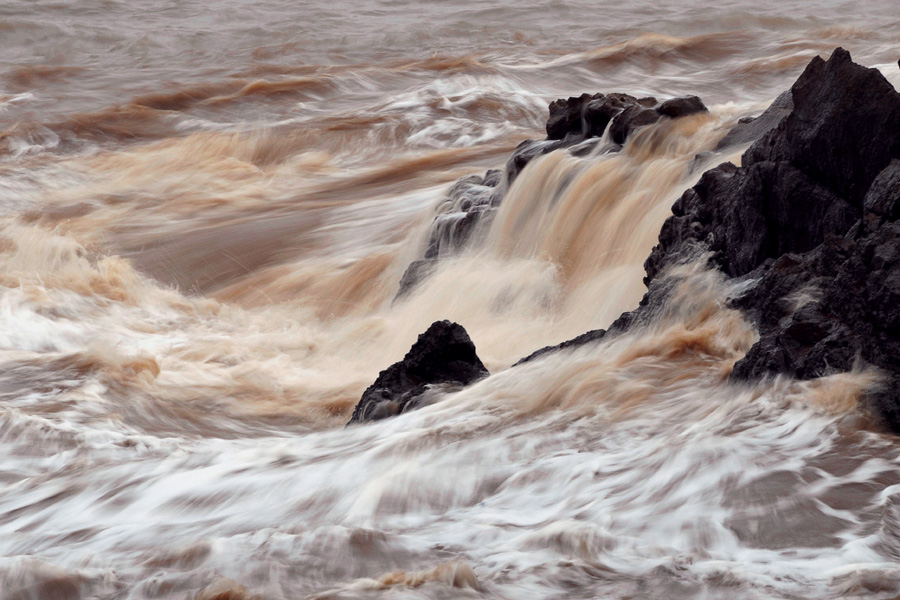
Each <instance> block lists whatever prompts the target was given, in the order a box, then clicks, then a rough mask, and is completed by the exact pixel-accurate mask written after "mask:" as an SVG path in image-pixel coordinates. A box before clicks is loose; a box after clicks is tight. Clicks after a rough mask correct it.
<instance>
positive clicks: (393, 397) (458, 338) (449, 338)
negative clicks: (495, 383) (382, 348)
mask: <svg viewBox="0 0 900 600" xmlns="http://www.w3.org/2000/svg"><path fill="white" fill-rule="evenodd" d="M488 375H490V373H488V370H487V369H486V368H485V366H484V365H483V364H482V362H481V359H479V358H478V355H477V354H476V353H475V344H473V343H472V340H471V339H469V334H468V333H466V330H465V329H464V328H463V327H462V325H458V324H457V323H452V322H450V321H435V322H434V323H432V324H431V326H430V327H429V328H428V329H427V330H426V331H425V333H423V334H421V335H420V336H419V339H418V340H417V341H416V343H415V344H413V345H412V348H410V349H409V352H407V353H406V356H404V357H403V360H401V361H400V362H397V363H394V364H393V365H391V366H390V367H388V368H387V369H385V370H384V371H382V372H381V373H379V374H378V379H376V380H375V383H373V384H372V385H370V386H369V387H368V389H366V391H365V392H363V395H362V398H360V400H359V403H358V404H357V405H356V408H355V409H354V410H353V416H351V417H350V422H349V423H348V425H349V424H351V423H360V422H365V421H376V420H379V419H384V418H387V417H390V416H393V415H396V414H400V413H403V412H406V411H409V410H412V409H413V408H416V407H417V406H420V405H421V404H422V403H423V400H424V398H425V396H426V395H427V392H428V390H429V388H431V387H432V386H442V387H444V388H446V387H449V386H464V385H468V384H470V383H473V382H475V381H477V380H479V379H483V378H484V377H487V376H488Z"/></svg>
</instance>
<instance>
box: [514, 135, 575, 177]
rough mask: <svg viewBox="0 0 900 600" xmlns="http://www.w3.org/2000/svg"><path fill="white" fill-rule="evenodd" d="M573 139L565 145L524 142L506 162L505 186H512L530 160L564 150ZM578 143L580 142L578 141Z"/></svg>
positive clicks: (563, 141) (562, 141)
mask: <svg viewBox="0 0 900 600" xmlns="http://www.w3.org/2000/svg"><path fill="white" fill-rule="evenodd" d="M574 141H575V140H574V139H573V138H569V140H568V142H569V143H566V141H565V140H555V141H550V140H545V141H535V140H525V141H524V142H522V143H521V144H519V145H518V146H516V149H515V150H514V151H513V154H512V156H511V157H510V158H509V160H507V161H506V181H507V185H512V182H513V181H515V180H516V177H518V176H519V173H521V172H522V169H524V168H525V166H526V165H527V164H528V163H530V162H531V161H532V160H534V159H535V158H537V157H539V156H543V155H545V154H549V153H550V152H553V151H554V150H559V149H560V148H566V147H568V146H570V145H572V144H573V143H574ZM579 141H580V140H579Z"/></svg>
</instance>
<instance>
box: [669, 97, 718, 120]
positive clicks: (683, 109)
mask: <svg viewBox="0 0 900 600" xmlns="http://www.w3.org/2000/svg"><path fill="white" fill-rule="evenodd" d="M656 112H658V113H659V114H661V115H663V116H666V117H671V118H673V119H677V118H679V117H687V116H690V115H696V114H698V113H708V112H709V109H707V108H706V105H705V104H703V101H702V100H700V98H698V97H697V96H682V97H681V98H672V99H671V100H666V101H665V102H663V103H662V104H660V105H659V106H657V107H656Z"/></svg>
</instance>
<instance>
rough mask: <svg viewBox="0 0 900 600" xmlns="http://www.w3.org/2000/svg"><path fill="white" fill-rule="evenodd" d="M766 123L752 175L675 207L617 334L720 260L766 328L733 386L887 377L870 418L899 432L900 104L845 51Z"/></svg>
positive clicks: (730, 168) (758, 130)
mask: <svg viewBox="0 0 900 600" xmlns="http://www.w3.org/2000/svg"><path fill="white" fill-rule="evenodd" d="M759 119H760V123H759V124H758V125H756V126H755V128H751V126H752V125H753V122H752V121H751V122H748V123H744V124H742V125H743V126H744V127H743V128H742V127H740V126H739V127H738V128H736V130H735V131H736V132H737V133H735V134H734V135H732V138H733V139H732V140H731V142H730V143H740V142H742V141H747V140H748V139H752V138H753V137H757V136H759V135H762V137H759V138H758V139H757V140H756V141H755V142H754V143H753V144H752V145H751V146H750V147H749V148H748V149H747V151H746V152H745V153H744V155H743V157H742V161H741V165H742V166H740V167H737V166H735V165H733V164H730V163H725V164H723V165H720V166H719V167H716V168H715V169H712V170H710V171H707V172H706V173H705V174H704V175H703V176H702V177H701V179H700V181H699V182H698V183H697V185H696V186H694V187H693V188H692V189H690V190H687V191H686V192H685V193H684V194H683V195H682V197H681V198H680V199H679V200H678V201H677V202H676V203H675V205H674V206H673V207H672V213H673V216H671V217H670V218H669V219H668V220H667V221H666V222H665V224H664V225H663V227H662V230H661V232H660V236H659V244H658V245H657V246H656V247H655V248H654V249H653V251H652V253H651V255H650V256H649V258H648V259H647V261H646V263H645V269H646V277H645V279H644V282H645V283H646V284H647V285H648V293H647V294H646V295H645V297H644V299H643V300H642V302H641V305H640V306H639V307H638V308H637V309H636V310H634V311H632V312H630V313H625V314H624V315H622V317H620V318H619V320H617V321H616V322H615V323H614V324H613V325H612V326H611V327H610V332H609V333H616V332H619V331H624V330H626V329H628V328H629V327H630V326H632V325H633V324H634V323H636V322H641V321H642V320H646V319H647V318H648V315H652V314H653V313H654V312H655V311H658V310H659V309H660V308H661V306H662V305H663V304H664V302H665V297H666V285H667V284H666V281H665V278H662V277H660V274H661V273H662V272H663V271H664V270H665V269H666V268H667V267H669V266H672V265H675V264H678V263H682V262H686V261H691V260H696V259H698V258H700V257H707V259H708V260H709V265H710V266H711V267H712V268H716V269H719V270H721V271H722V272H723V273H724V274H725V275H727V276H729V277H731V278H734V279H735V280H740V281H742V282H743V283H744V285H743V286H741V287H742V288H743V290H744V291H743V292H742V294H741V296H740V297H738V298H733V299H732V300H731V304H732V305H733V306H734V307H736V308H740V309H742V310H743V311H744V312H745V314H746V315H747V316H748V317H749V318H750V319H751V320H752V321H753V322H754V324H756V326H757V327H758V329H759V334H760V337H759V340H758V342H757V343H756V344H755V345H754V346H753V347H752V348H751V349H750V351H749V352H748V353H747V355H746V356H745V357H744V358H743V359H742V360H740V361H739V362H738V363H737V364H736V365H735V368H734V371H733V372H732V378H733V379H735V380H745V379H759V378H765V377H767V376H770V375H774V374H777V373H786V374H789V375H791V376H794V377H797V378H800V379H812V378H816V377H820V376H823V375H828V374H832V373H838V372H845V371H848V370H850V369H852V368H854V367H859V366H866V365H871V366H875V367H877V368H878V370H879V371H880V372H881V374H882V375H883V378H882V383H881V384H880V385H877V386H876V387H874V388H873V389H871V390H870V391H869V393H868V395H867V402H868V405H869V407H870V408H871V409H873V411H874V412H875V413H876V414H878V415H880V416H881V417H882V418H883V419H884V421H885V422H886V423H887V424H888V425H889V426H890V427H891V428H892V429H894V430H895V431H898V432H900V94H898V93H897V92H896V90H894V88H893V86H892V85H891V84H890V83H889V82H888V81H887V80H886V79H885V78H884V76H882V74H881V73H880V72H879V71H877V70H875V69H868V68H865V67H862V66H860V65H857V64H855V63H853V62H852V60H851V57H850V54H849V53H848V52H846V51H845V50H843V49H841V48H838V49H837V50H835V51H834V53H833V54H832V55H831V57H830V58H829V59H828V60H827V61H824V60H822V59H820V58H814V59H813V60H812V62H810V63H809V65H808V66H807V67H806V69H805V70H804V72H803V74H802V75H801V76H800V78H799V79H798V80H797V81H796V83H795V84H794V85H793V86H792V87H791V90H790V95H789V96H785V95H782V96H781V97H780V98H779V100H778V101H776V103H774V104H773V107H772V108H770V110H768V111H766V113H764V114H763V115H762V116H761V117H760V118H759ZM605 335H608V333H606V332H602V331H595V332H588V333H587V334H584V335H582V336H580V337H579V338H575V339H574V340H570V341H569V342H565V343H564V344H562V345H560V346H555V347H549V348H545V349H542V350H539V351H538V352H536V353H535V355H532V356H531V357H528V358H526V359H523V360H531V359H533V358H536V357H537V356H540V355H543V354H546V353H547V352H552V351H554V350H557V349H560V348H564V347H571V346H574V345H580V344H582V343H588V342H590V341H593V340H596V339H599V338H601V337H604V336H605Z"/></svg>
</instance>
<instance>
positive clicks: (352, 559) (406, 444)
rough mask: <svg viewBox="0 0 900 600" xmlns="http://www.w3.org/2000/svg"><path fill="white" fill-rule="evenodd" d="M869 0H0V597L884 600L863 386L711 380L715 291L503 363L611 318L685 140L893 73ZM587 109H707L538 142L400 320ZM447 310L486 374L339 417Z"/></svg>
mask: <svg viewBox="0 0 900 600" xmlns="http://www.w3.org/2000/svg"><path fill="white" fill-rule="evenodd" d="M892 4H893V3H892V2H887V1H885V2H862V3H861V2H854V3H839V2H818V3H811V2H768V1H763V2H757V3H755V4H754V5H753V6H752V7H748V6H746V5H745V4H739V3H736V2H719V3H716V4H711V3H687V4H685V3H674V2H653V3H649V2H646V3H645V2H638V3H629V4H627V5H625V6H622V5H621V3H606V2H602V3H596V2H591V3H587V2H581V3H579V2H572V1H566V2H556V3H551V4H549V5H548V4H547V3H529V2H517V3H495V4H493V5H485V4H484V3H470V4H460V3H454V4H453V5H452V6H451V5H448V4H443V3H430V2H428V3H423V2H363V3H353V4H352V5H340V4H336V3H327V4H326V3H297V2H252V3H251V2H219V3H216V4H215V6H210V5H207V4H206V3H201V2H174V1H170V2H164V1H153V2H143V3H137V2H117V1H109V0H105V1H102V2H100V1H93V0H88V1H81V2H24V1H17V0H13V1H12V2H6V3H4V5H3V6H2V7H0V41H2V44H0V111H2V112H0V132H2V133H0V154H2V156H0V197H2V203H0V206H2V208H0V214H2V216H0V365H2V367H0V395H2V406H0V444H2V448H3V451H4V454H5V456H6V457H7V460H6V461H5V463H4V466H3V468H2V470H0V482H2V489H0V528H2V533H3V535H2V536H0V556H2V557H3V558H2V559H0V579H2V581H3V589H4V592H3V594H5V597H9V598H15V599H17V600H18V599H19V598H49V597H54V598H172V599H175V598H179V599H180V598H194V597H197V598H243V597H256V596H258V597H262V598H303V597H315V598H326V597H327V598H357V597H359V598H365V597H382V596H385V597H397V598H401V597H402V598H434V597H437V598H441V597H444V598H459V597H485V598H494V597H499V598H522V597H536V598H537V597H560V598H561V597H566V598H596V597H609V598H631V597H667V598H733V597H747V598H798V597H800V598H830V597H860V598H861V597H866V598H885V599H886V598H893V597H895V596H896V595H897V594H898V593H900V583H898V581H900V579H898V568H897V566H896V561H897V560H898V557H900V543H898V541H897V540H898V538H897V531H898V528H900V512H898V508H897V504H898V500H897V498H898V496H897V494H898V492H900V487H897V486H898V484H900V463H898V453H900V445H898V444H897V443H896V440H895V438H893V437H891V436H886V435H883V434H881V433H879V432H877V431H876V430H873V429H872V427H871V424H869V423H868V422H867V420H866V417H865V415H861V414H858V412H857V410H856V404H855V398H856V396H857V395H858V393H859V392H860V390H861V389H862V388H863V387H864V386H865V385H867V384H868V383H870V382H871V381H872V380H873V379H874V378H877V373H871V372H859V373H853V374H849V375H843V376H835V377H831V378H827V379H824V380H820V381H816V382H808V383H796V382H791V381H788V380H777V381H774V382H771V383H769V384H766V385H761V386H758V387H753V388H737V387H735V386H733V385H729V384H727V383H726V381H725V378H726V376H727V373H728V372H729V370H730V368H731V366H732V365H733V363H734V361H735V360H737V359H738V358H739V357H740V356H741V355H742V353H743V352H744V351H746V349H747V348H748V347H749V345H750V344H751V343H752V341H753V339H754V335H755V333H754V331H753V329H752V327H751V326H750V325H749V324H747V323H746V322H745V321H744V320H743V319H742V318H741V316H740V315H739V314H737V313H735V312H733V311H730V310H727V309H725V308H724V300H723V299H724V297H725V296H726V295H727V293H728V290H727V289H725V288H724V284H722V282H721V281H719V280H717V278H716V277H715V276H714V275H712V274H709V273H704V272H701V271H697V270H696V269H692V268H686V269H684V271H683V272H678V273H674V274H672V276H673V277H676V278H678V280H679V282H680V283H679V285H680V286H681V288H680V289H681V290H682V293H681V294H680V295H678V296H677V297H676V298H675V299H674V300H673V302H672V304H671V306H670V307H669V312H668V313H667V314H665V315H660V316H659V318H658V320H657V322H656V324H655V325H653V326H652V327H650V328H648V329H646V330H641V331H636V332H633V333H631V334H629V335H628V336H623V337H622V338H619V339H616V340H612V341H609V342H605V343H604V344H602V345H599V346H596V347H592V348H585V349H582V350H579V351H578V352H576V353H574V354H568V355H559V356H554V357H550V358H547V359H545V360H542V361H537V362H535V363H533V364H529V365H526V366H523V367H518V368H516V369H509V370H507V367H508V366H509V365H510V364H512V363H513V362H515V361H516V360H517V359H518V358H521V357H522V356H524V355H526V354H528V353H530V352H531V351H533V350H534V349H536V348H538V347H540V346H544V345H546V344H550V343H555V342H558V341H561V340H563V339H566V338H568V337H571V336H573V335H577V334H579V333H582V332H583V331H586V330H588V329H591V328H595V327H602V326H605V325H606V324H608V323H609V322H610V321H612V320H613V319H614V318H615V317H617V316H618V314H619V313H620V312H621V311H623V310H628V309H630V308H632V307H633V305H634V304H635V303H636V302H637V300H638V299H639V298H640V296H641V293H642V291H643V287H642V285H641V283H640V281H641V275H642V268H641V265H642V262H643V260H644V258H645V257H646V255H647V253H648V252H649V249H650V247H651V246H652V245H653V244H654V243H655V240H656V235H657V232H658V229H659V226H660V224H661V223H662V221H663V220H664V219H665V217H666V216H667V214H668V209H669V206H670V205H671V203H672V201H673V200H674V199H675V198H676V197H677V196H678V195H679V194H680V192H681V191H682V190H683V189H685V188H686V187H688V186H689V185H691V184H692V183H693V182H694V181H695V180H696V178H697V177H699V175H700V173H701V172H702V170H703V168H704V165H703V164H701V165H698V164H697V163H695V162H694V157H695V155H697V154H699V153H702V152H705V151H708V150H711V149H712V148H713V147H715V145H716V142H717V141H718V140H719V139H720V138H721V137H722V136H723V135H724V134H725V132H726V131H727V130H728V128H729V127H730V126H731V125H732V124H733V123H734V122H735V121H736V120H737V119H738V118H739V117H740V116H743V115H746V114H755V113H756V112H758V111H760V110H761V109H762V108H763V107H765V106H766V105H767V104H768V102H770V101H771V100H772V98H774V97H775V96H776V95H777V94H778V93H779V92H780V91H782V90H783V89H785V88H786V87H787V86H789V85H790V83H791V82H792V81H793V79H794V78H795V77H796V76H797V74H798V73H799V71H800V70H801V69H802V68H803V66H804V65H805V64H806V63H807V62H808V61H809V59H810V58H811V57H813V56H815V55H817V54H827V53H829V52H830V51H831V50H832V49H833V48H834V47H835V46H837V45H841V46H844V47H846V48H848V49H849V50H850V51H851V52H852V53H853V56H854V59H855V60H857V61H858V62H861V63H863V64H867V65H877V66H879V67H880V68H881V69H882V70H883V72H884V73H885V74H886V75H887V76H888V77H889V78H892V80H894V81H895V82H896V81H897V79H900V72H898V70H897V66H896V59H897V58H898V56H897V52H896V48H897V47H898V41H900V33H898V32H900V28H898V22H897V19H896V18H895V17H894V16H893V11H891V10H890V9H891V8H893V6H892ZM584 91H588V92H595V91H604V92H608V91H625V92H630V93H634V94H637V95H648V94H652V95H655V96H657V97H667V96H673V95H678V94H686V93H690V94H698V95H700V96H701V97H703V98H704V100H705V101H706V102H707V104H708V105H709V106H710V108H711V113H710V115H708V116H699V117H693V118H690V119H684V120H681V121H676V122H670V123H668V124H660V125H658V126H652V127H649V128H646V129H644V130H642V131H640V132H639V133H638V134H637V135H635V136H634V137H633V138H632V139H630V140H629V142H628V144H626V146H625V148H624V149H623V151H622V152H621V153H618V154H614V155H606V156H583V157H580V158H579V157H573V156H570V155H568V154H565V153H552V154H550V155H548V156H546V157H544V158H542V159H539V160H537V161H535V162H534V163H533V164H531V165H530V166H529V167H528V169H526V170H525V171H524V172H523V173H522V175H521V176H520V177H519V179H517V181H516V182H515V183H514V185H513V186H512V187H511V189H510V190H509V192H508V193H507V196H506V198H505V199H504V202H503V204H502V206H501V208H500V211H499V213H498V215H497V218H496V219H495V221H494V222H493V224H492V226H491V228H490V230H489V231H486V232H484V234H483V236H482V237H481V238H479V239H478V240H475V241H474V242H473V243H472V245H471V246H470V247H469V248H468V250H467V251H465V252H463V253H462V254H461V255H459V256H458V257H456V258H454V259H452V260H447V261H444V262H443V263H442V264H441V266H440V268H439V269H438V271H437V272H436V273H435V274H434V275H433V276H432V277H430V278H429V279H428V280H426V281H425V282H424V283H423V285H421V286H419V287H418V288H417V289H416V291H415V293H413V294H411V295H410V296H408V297H406V298H405V299H404V300H403V301H401V302H397V303H394V302H392V299H393V297H394V295H395V293H396V291H397V289H398V285H399V279H400V276H401V274H402V272H403V270H404V269H405V268H406V265H407V264H408V263H409V262H410V260H412V259H414V258H415V257H417V256H419V255H420V254H421V252H422V249H423V245H424V244H425V242H426V238H427V232H428V229H429V227H430V222H431V220H432V218H433V216H434V211H435V209H436V206H437V205H438V203H439V202H440V200H441V198H442V197H443V196H444V194H445V192H446V190H447V188H448V186H449V185H450V184H451V183H452V182H453V181H455V180H456V179H457V178H459V177H460V176H463V175H466V174H470V173H480V172H482V171H484V169H486V168H488V167H495V166H500V165H501V164H502V163H503V161H504V160H505V159H506V157H507V156H508V155H509V153H510V152H511V150H512V149H513V148H514V147H515V145H516V144H517V143H518V142H519V141H521V140H523V139H526V138H528V137H538V136H540V135H541V129H542V127H543V123H544V119H545V117H546V105H547V102H549V101H550V100H552V99H553V98H556V97H562V96H567V95H570V94H580V93H581V92H584ZM714 159H715V160H717V161H722V160H734V161H737V160H739V150H738V151H735V152H734V153H733V154H731V155H728V156H716V157H714ZM705 166H710V165H708V164H707V165H705ZM443 318H449V319H453V320H456V321H458V322H460V323H462V324H463V325H464V326H465V327H466V328H467V329H468V330H469V333H470V334H471V336H472V338H473V339H474V341H475V343H476V344H477V346H478V351H479V354H480V355H481V356H482V358H483V359H484V361H485V363H486V365H487V366H488V367H489V368H490V370H491V371H492V372H493V373H495V375H494V376H493V377H491V378H489V379H487V380H485V381H483V382H482V383H480V384H477V385H475V386H473V387H472V388H470V389H467V390H464V391H462V392H458V393H454V394H448V395H446V397H445V398H443V399H442V401H441V402H438V403H436V404H435V405H433V406H430V407H428V408H426V409H423V410H421V411H419V412H417V413H411V414H409V415H405V416H403V417H401V418H398V419H394V420H391V421H385V422H383V423H379V424H378V425H377V426H369V427H357V428H352V429H349V430H344V429H343V428H342V425H343V423H344V422H345V421H346V419H347V417H348V415H349V412H350V411H351V410H352V407H353V405H354V403H355V402H356V400H357V399H358V398H359V395H360V393H361V392H362V390H363V389H364V388H365V387H366V386H367V385H368V384H369V383H371V382H372V381H373V380H374V378H375V377H376V375H377V373H378V371H379V370H380V369H382V368H384V367H386V366H387V365H388V364H390V363H391V362H393V361H395V360H397V359H399V358H400V357H401V356H402V355H403V353H404V352H405V351H406V350H407V349H408V348H409V345H410V344H411V343H412V341H413V340H414V339H415V336H416V335H417V334H418V333H420V332H421V331H423V330H424V329H425V328H426V327H427V326H428V324H430V323H431V322H432V321H433V320H435V319H443Z"/></svg>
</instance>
